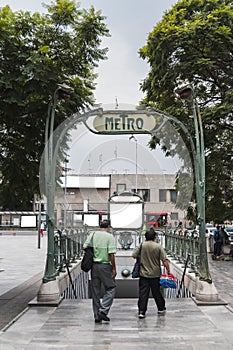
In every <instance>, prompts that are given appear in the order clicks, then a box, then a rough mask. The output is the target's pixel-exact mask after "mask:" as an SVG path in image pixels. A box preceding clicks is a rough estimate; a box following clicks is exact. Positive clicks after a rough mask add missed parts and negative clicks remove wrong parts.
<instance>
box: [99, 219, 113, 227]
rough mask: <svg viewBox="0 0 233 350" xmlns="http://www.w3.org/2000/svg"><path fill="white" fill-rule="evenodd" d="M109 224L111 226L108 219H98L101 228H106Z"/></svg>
mask: <svg viewBox="0 0 233 350" xmlns="http://www.w3.org/2000/svg"><path fill="white" fill-rule="evenodd" d="M109 226H111V224H110V220H103V221H100V227H101V228H108V227H109Z"/></svg>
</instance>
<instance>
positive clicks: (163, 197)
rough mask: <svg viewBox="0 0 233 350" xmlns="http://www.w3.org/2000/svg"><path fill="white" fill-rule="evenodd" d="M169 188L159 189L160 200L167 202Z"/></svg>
mask: <svg viewBox="0 0 233 350" xmlns="http://www.w3.org/2000/svg"><path fill="white" fill-rule="evenodd" d="M166 194H167V190H159V201H160V202H166Z"/></svg>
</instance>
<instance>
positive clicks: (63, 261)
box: [54, 226, 88, 275]
mask: <svg viewBox="0 0 233 350" xmlns="http://www.w3.org/2000/svg"><path fill="white" fill-rule="evenodd" d="M87 235H88V230H87V227H86V226H83V227H81V228H79V229H65V230H62V231H61V230H58V231H57V232H56V233H55V235H54V252H55V253H54V260H55V269H56V272H57V275H59V273H60V272H65V270H66V267H67V266H68V267H69V266H71V265H72V264H73V263H75V262H77V260H78V259H80V258H81V257H82V255H83V250H82V246H83V243H84V242H85V240H86V237H87Z"/></svg>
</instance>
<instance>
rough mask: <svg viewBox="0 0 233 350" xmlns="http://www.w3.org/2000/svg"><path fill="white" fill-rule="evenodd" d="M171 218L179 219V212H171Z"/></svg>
mask: <svg viewBox="0 0 233 350" xmlns="http://www.w3.org/2000/svg"><path fill="white" fill-rule="evenodd" d="M170 217H171V220H178V213H171V215H170Z"/></svg>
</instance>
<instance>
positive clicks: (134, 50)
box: [0, 0, 180, 173]
mask: <svg viewBox="0 0 233 350" xmlns="http://www.w3.org/2000/svg"><path fill="white" fill-rule="evenodd" d="M43 2H44V3H47V4H49V3H50V1H48V0H45V1H40V0H31V1H29V0H7V1H5V0H0V7H3V6H5V5H7V4H8V5H9V6H10V7H11V9H12V10H13V11H17V10H28V11H32V12H35V11H40V12H46V11H45V8H44V7H43V5H42V3H43ZM79 3H80V5H81V8H83V7H85V8H89V7H90V6H91V5H93V6H94V7H95V9H96V10H99V9H101V10H102V13H103V15H104V16H106V20H105V21H106V24H107V26H108V29H109V31H110V34H111V37H110V38H105V39H104V41H103V46H104V47H108V48H109V52H108V60H105V61H103V62H100V66H99V68H98V69H97V73H98V75H99V76H98V79H97V87H96V92H95V97H96V102H97V103H101V104H103V105H106V104H107V105H112V108H114V107H115V102H116V99H117V101H118V104H119V108H121V105H122V104H130V105H133V106H135V105H137V104H138V102H139V101H140V99H142V98H143V94H142V92H141V91H140V89H139V86H140V83H141V82H142V81H143V79H144V78H145V77H146V75H147V72H148V71H149V67H148V65H147V63H146V62H145V61H143V60H142V59H140V58H139V55H138V50H139V49H140V48H141V47H143V46H144V45H145V44H146V41H147V37H148V34H149V33H150V32H151V31H152V30H153V27H154V26H155V25H156V24H157V23H158V22H159V21H160V20H161V19H162V16H163V14H164V12H165V11H166V10H169V9H170V8H171V7H172V5H174V4H175V3H176V1H175V0H144V1H142V0H83V1H79ZM84 135H86V131H80V130H79V131H78V135H77V134H76V133H75V132H74V136H73V140H72V145H71V156H70V164H69V165H68V166H69V168H71V169H72V172H74V173H95V172H96V171H98V172H100V173H101V172H110V173H111V172H115V171H116V170H115V169H118V171H119V172H123V173H133V172H134V171H135V168H136V164H135V158H136V154H135V152H136V143H135V142H133V141H130V142H129V138H128V136H126V137H125V139H124V140H122V139H121V138H120V137H119V139H118V137H115V138H114V140H112V139H110V138H105V137H103V136H98V142H97V140H96V139H95V138H94V136H92V138H91V139H92V141H93V144H90V142H89V141H88V142H87V141H86V140H87V139H85V138H84V137H83V136H84ZM137 140H138V142H137V146H138V148H137V150H138V155H137V156H138V160H137V161H138V164H137V168H138V172H140V173H145V172H147V173H148V172H149V173H150V172H152V173H154V172H156V173H170V172H176V171H177V169H178V168H179V166H180V164H179V162H177V160H174V159H169V158H166V159H165V158H164V157H163V154H162V152H161V151H159V150H158V151H157V150H156V151H153V152H151V151H150V150H149V149H148V147H147V142H148V140H149V139H148V137H145V136H140V135H138V136H137ZM80 149H81V152H80ZM77 164H79V167H78V168H77Z"/></svg>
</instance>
